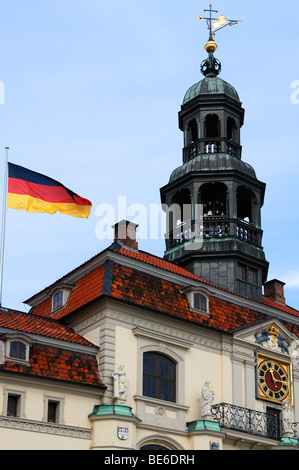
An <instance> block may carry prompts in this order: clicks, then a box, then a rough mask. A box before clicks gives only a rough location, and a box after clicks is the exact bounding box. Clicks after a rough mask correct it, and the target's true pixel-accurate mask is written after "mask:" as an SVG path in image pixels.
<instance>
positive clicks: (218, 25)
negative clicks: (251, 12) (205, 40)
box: [198, 3, 242, 41]
mask: <svg viewBox="0 0 299 470" xmlns="http://www.w3.org/2000/svg"><path fill="white" fill-rule="evenodd" d="M209 6H210V8H209V10H206V9H204V10H203V11H209V12H210V17H209V18H205V17H204V16H199V17H198V19H199V20H206V22H207V25H208V30H209V31H210V38H209V39H210V41H211V40H213V37H214V36H215V33H216V31H219V29H222V28H224V27H225V26H233V25H234V24H237V23H242V21H240V20H228V19H227V18H226V17H225V16H224V15H220V16H219V17H218V18H212V13H219V10H212V4H211V3H210V5H209Z"/></svg>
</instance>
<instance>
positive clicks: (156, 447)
mask: <svg viewBox="0 0 299 470" xmlns="http://www.w3.org/2000/svg"><path fill="white" fill-rule="evenodd" d="M140 450H169V449H167V447H164V446H160V445H159V444H147V445H145V446H142V447H141V448H140Z"/></svg>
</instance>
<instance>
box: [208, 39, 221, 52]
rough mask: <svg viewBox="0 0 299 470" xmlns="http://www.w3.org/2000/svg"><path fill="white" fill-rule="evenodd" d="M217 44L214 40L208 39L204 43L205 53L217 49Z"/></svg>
mask: <svg viewBox="0 0 299 470" xmlns="http://www.w3.org/2000/svg"><path fill="white" fill-rule="evenodd" d="M217 47H218V46H217V44H216V42H215V41H213V40H209V41H208V42H207V43H206V45H205V50H206V51H207V53H208V54H209V53H210V52H213V53H214V52H215V51H216V49H217Z"/></svg>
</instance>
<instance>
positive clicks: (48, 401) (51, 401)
mask: <svg viewBox="0 0 299 470" xmlns="http://www.w3.org/2000/svg"><path fill="white" fill-rule="evenodd" d="M63 419H64V397H58V396H52V395H45V398H44V414H43V421H44V422H46V423H63Z"/></svg>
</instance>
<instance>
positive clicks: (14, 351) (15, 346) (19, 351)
mask: <svg viewBox="0 0 299 470" xmlns="http://www.w3.org/2000/svg"><path fill="white" fill-rule="evenodd" d="M9 355H10V357H14V358H16V359H22V360H24V361H25V360H26V345H25V344H24V343H21V341H12V342H11V343H10V353H9Z"/></svg>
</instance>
